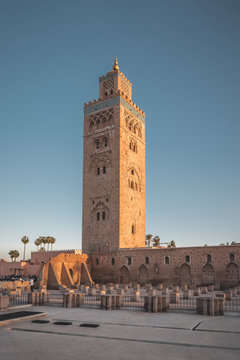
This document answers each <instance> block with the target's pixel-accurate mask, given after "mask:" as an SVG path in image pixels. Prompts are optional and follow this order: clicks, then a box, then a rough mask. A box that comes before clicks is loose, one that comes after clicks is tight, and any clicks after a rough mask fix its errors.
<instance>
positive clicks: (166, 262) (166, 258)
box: [165, 256, 170, 265]
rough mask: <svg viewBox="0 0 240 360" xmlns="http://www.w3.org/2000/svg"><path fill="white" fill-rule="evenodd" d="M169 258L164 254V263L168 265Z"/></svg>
mask: <svg viewBox="0 0 240 360" xmlns="http://www.w3.org/2000/svg"><path fill="white" fill-rule="evenodd" d="M169 263H170V259H169V256H165V265H169Z"/></svg>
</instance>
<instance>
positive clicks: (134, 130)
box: [133, 125, 136, 134]
mask: <svg viewBox="0 0 240 360" xmlns="http://www.w3.org/2000/svg"><path fill="white" fill-rule="evenodd" d="M133 132H134V134H136V126H135V125H134V127H133Z"/></svg>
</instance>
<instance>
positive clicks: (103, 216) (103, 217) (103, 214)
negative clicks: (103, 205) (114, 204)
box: [102, 211, 105, 220]
mask: <svg viewBox="0 0 240 360" xmlns="http://www.w3.org/2000/svg"><path fill="white" fill-rule="evenodd" d="M102 219H103V220H105V211H103V213H102Z"/></svg>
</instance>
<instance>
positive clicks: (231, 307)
mask: <svg viewBox="0 0 240 360" xmlns="http://www.w3.org/2000/svg"><path fill="white" fill-rule="evenodd" d="M224 311H232V312H240V298H239V297H238V298H237V297H236V298H232V300H231V301H225V304H224Z"/></svg>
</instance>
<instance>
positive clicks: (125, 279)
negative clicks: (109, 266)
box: [120, 265, 130, 284]
mask: <svg viewBox="0 0 240 360" xmlns="http://www.w3.org/2000/svg"><path fill="white" fill-rule="evenodd" d="M129 281H130V272H129V269H128V268H127V266H126V265H123V266H122V268H121V270H120V284H128V283H129Z"/></svg>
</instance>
